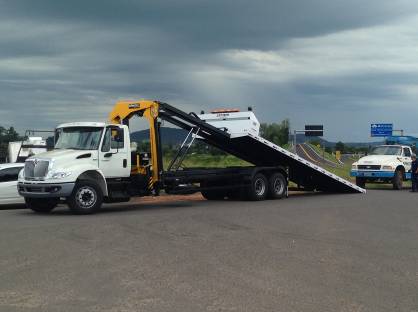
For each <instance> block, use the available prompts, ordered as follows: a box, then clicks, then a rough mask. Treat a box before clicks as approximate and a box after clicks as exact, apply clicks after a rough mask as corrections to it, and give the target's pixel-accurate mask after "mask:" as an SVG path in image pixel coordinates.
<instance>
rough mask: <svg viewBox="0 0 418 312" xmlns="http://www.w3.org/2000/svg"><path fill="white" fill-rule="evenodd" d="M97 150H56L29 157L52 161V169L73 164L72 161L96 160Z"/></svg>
mask: <svg viewBox="0 0 418 312" xmlns="http://www.w3.org/2000/svg"><path fill="white" fill-rule="evenodd" d="M95 156H97V150H72V149H62V150H61V149H57V150H53V151H49V152H45V153H41V154H37V155H35V156H32V157H30V159H33V158H39V159H46V160H50V161H51V160H52V161H53V163H54V167H61V166H62V165H64V164H66V165H68V164H71V163H74V160H76V159H78V160H80V161H83V160H89V161H91V158H97V157H95Z"/></svg>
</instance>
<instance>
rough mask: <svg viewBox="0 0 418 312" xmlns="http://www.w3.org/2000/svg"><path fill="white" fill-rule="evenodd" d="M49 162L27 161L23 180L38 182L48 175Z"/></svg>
mask: <svg viewBox="0 0 418 312" xmlns="http://www.w3.org/2000/svg"><path fill="white" fill-rule="evenodd" d="M48 167H49V161H48V160H39V159H29V160H26V161H25V179H28V180H38V179H41V178H45V176H46V174H47V173H48Z"/></svg>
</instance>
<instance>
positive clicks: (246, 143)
mask: <svg viewBox="0 0 418 312" xmlns="http://www.w3.org/2000/svg"><path fill="white" fill-rule="evenodd" d="M159 116H160V118H161V119H163V120H166V121H168V122H170V123H172V124H174V125H176V126H178V127H180V128H183V129H185V130H188V131H191V130H192V129H193V128H196V127H198V128H200V132H199V136H200V137H203V138H204V140H205V141H206V142H207V143H208V144H210V145H213V146H215V147H217V148H219V149H221V150H223V151H225V152H228V153H230V154H232V155H234V156H236V157H238V158H241V159H242V160H245V161H247V162H249V163H251V164H253V165H255V166H286V167H288V168H289V180H290V181H292V182H294V183H296V184H297V185H298V186H302V187H303V188H304V189H306V190H318V191H323V192H335V193H366V190H365V189H363V188H361V187H358V186H357V185H355V184H353V183H351V182H349V181H347V180H345V179H343V178H340V177H339V176H337V175H335V174H333V173H331V172H329V171H327V170H325V169H323V168H322V167H320V166H317V165H315V164H313V163H311V162H309V161H307V160H305V159H304V158H302V157H300V156H298V155H296V154H294V153H292V152H289V151H288V150H286V149H284V148H282V147H280V146H277V145H276V144H274V143H272V142H269V141H267V140H265V139H263V138H261V137H259V136H255V135H252V134H250V133H248V134H247V135H244V136H238V137H231V136H230V134H229V133H227V132H226V131H222V130H220V129H218V128H216V127H214V126H212V125H210V124H208V123H206V122H204V121H202V120H200V119H199V118H198V117H197V115H195V114H193V113H191V114H187V113H185V112H183V111H181V110H179V109H177V108H175V107H173V106H171V105H169V104H166V103H160V112H159Z"/></svg>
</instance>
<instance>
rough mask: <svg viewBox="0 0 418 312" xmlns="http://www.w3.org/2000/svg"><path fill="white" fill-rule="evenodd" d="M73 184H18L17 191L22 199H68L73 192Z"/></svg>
mask: <svg viewBox="0 0 418 312" xmlns="http://www.w3.org/2000/svg"><path fill="white" fill-rule="evenodd" d="M74 186H75V183H27V182H19V183H18V184H17V191H18V192H19V194H20V195H21V196H23V197H32V198H52V197H68V196H70V195H71V193H72V192H73V189H74Z"/></svg>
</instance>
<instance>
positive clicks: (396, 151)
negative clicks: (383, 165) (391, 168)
mask: <svg viewBox="0 0 418 312" xmlns="http://www.w3.org/2000/svg"><path fill="white" fill-rule="evenodd" d="M370 155H397V156H400V155H402V148H400V147H399V146H378V147H375V148H374V149H373V150H372V152H371V153H370Z"/></svg>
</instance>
